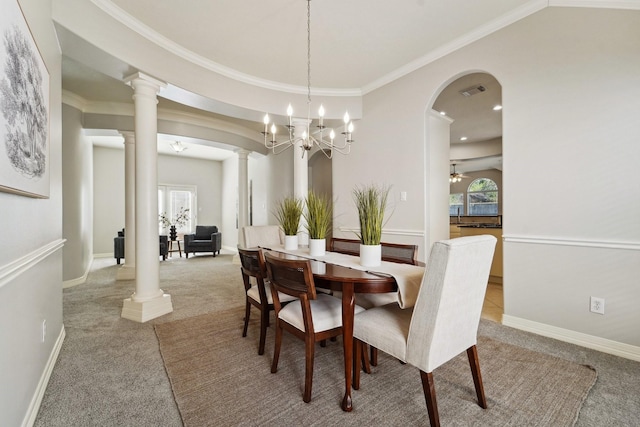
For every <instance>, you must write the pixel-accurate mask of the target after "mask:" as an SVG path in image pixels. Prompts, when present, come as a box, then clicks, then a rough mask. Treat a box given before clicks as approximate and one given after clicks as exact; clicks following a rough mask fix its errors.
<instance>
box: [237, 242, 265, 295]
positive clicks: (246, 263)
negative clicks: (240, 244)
mask: <svg viewBox="0 0 640 427" xmlns="http://www.w3.org/2000/svg"><path fill="white" fill-rule="evenodd" d="M238 254H239V255H240V264H241V265H242V267H241V268H242V278H243V280H244V288H245V291H248V290H249V289H250V288H251V284H250V283H249V277H255V279H256V282H257V284H258V289H259V292H260V298H261V299H262V298H263V297H264V299H262V301H267V299H266V294H264V295H263V293H264V279H265V278H266V277H267V268H266V265H265V262H264V254H263V253H262V250H260V249H255V250H254V249H243V248H238ZM260 288H262V289H260Z"/></svg>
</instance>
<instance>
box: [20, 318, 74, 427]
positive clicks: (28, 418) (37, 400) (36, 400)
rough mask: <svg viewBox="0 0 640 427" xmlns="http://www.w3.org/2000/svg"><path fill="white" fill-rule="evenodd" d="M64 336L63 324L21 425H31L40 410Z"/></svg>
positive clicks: (25, 426) (28, 426)
mask: <svg viewBox="0 0 640 427" xmlns="http://www.w3.org/2000/svg"><path fill="white" fill-rule="evenodd" d="M65 336H66V332H65V329H64V325H63V326H62V328H61V329H60V334H59V335H58V339H57V340H56V343H55V345H54V346H53V349H52V350H51V354H49V360H47V364H46V366H45V368H44V371H43V372H42V376H41V377H40V381H38V387H36V392H35V394H34V395H33V397H32V398H31V403H29V408H28V410H27V413H26V415H25V417H24V420H23V421H22V426H23V427H31V426H33V424H34V423H35V422H36V417H37V416H38V410H40V404H41V403H42V397H43V396H44V392H45V390H46V389H47V384H49V378H51V372H53V367H54V366H55V365H56V360H58V355H59V354H60V349H62V343H63V342H64V337H65Z"/></svg>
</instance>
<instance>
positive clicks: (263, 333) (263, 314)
mask: <svg viewBox="0 0 640 427" xmlns="http://www.w3.org/2000/svg"><path fill="white" fill-rule="evenodd" d="M268 325H269V309H267V308H264V307H263V308H262V310H260V345H259V346H258V354H259V355H261V356H262V355H263V354H264V343H265V341H266V339H267V326H268Z"/></svg>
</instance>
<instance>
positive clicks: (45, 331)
mask: <svg viewBox="0 0 640 427" xmlns="http://www.w3.org/2000/svg"><path fill="white" fill-rule="evenodd" d="M46 337H47V319H44V320H43V321H42V342H44V339H45V338H46Z"/></svg>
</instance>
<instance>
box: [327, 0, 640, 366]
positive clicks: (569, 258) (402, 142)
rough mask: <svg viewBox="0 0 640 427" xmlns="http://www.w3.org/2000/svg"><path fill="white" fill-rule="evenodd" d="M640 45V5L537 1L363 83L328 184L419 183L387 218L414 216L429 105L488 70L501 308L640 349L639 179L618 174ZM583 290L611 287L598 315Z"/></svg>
mask: <svg viewBox="0 0 640 427" xmlns="http://www.w3.org/2000/svg"><path fill="white" fill-rule="evenodd" d="M596 29H597V30H596ZM638 52H640V12H638V11H629V10H607V9H588V8H555V7H552V8H547V9H545V10H542V11H541V12H538V13H536V14H535V15H532V16H530V17H528V18H525V19H523V20H522V21H520V22H517V23H515V24H512V25H510V26H508V27H506V28H504V29H502V30H500V31H498V32H496V33H494V34H492V35H490V36H487V37H485V38H484V39H482V40H480V41H478V42H475V43H473V44H471V45H469V46H467V47H465V48H462V49H460V50H458V51H456V52H454V53H452V54H450V55H447V56H446V57H443V58H441V59H439V60H437V61H435V62H433V63H431V64H429V65H427V66H425V67H423V68H421V69H419V70H417V71H415V72H413V73H411V74H410V75H407V76H406V77H404V78H402V79H400V80H398V81H395V82H393V83H391V84H389V85H387V86H385V87H383V88H380V89H379V90H376V91H374V92H372V93H370V94H368V95H367V96H366V97H365V100H364V105H363V110H364V118H363V120H362V121H361V123H360V124H359V126H358V129H359V135H358V141H357V143H356V144H354V150H353V151H354V153H353V154H352V155H351V156H349V157H345V158H337V159H334V168H333V170H334V192H337V194H338V196H339V200H340V201H343V200H348V194H349V191H350V190H351V185H343V184H347V183H349V182H352V181H353V180H354V178H353V177H356V178H355V179H357V180H358V181H366V180H377V181H380V182H385V181H386V182H388V183H390V184H392V185H393V186H394V188H395V189H396V190H400V189H407V190H408V194H409V195H411V194H414V193H416V197H415V198H413V197H411V196H410V197H409V200H408V201H407V203H406V204H405V205H404V206H405V207H406V212H405V210H404V209H403V210H402V211H400V212H398V210H396V212H395V213H394V215H393V217H392V218H391V219H390V221H389V224H388V227H393V228H396V227H397V228H401V227H402V228H415V229H419V228H420V227H421V225H420V221H421V219H422V217H423V215H424V209H423V206H424V205H423V203H422V198H421V196H420V194H423V193H424V192H425V185H426V184H425V182H424V181H425V180H423V179H422V176H423V175H424V172H425V171H424V169H423V168H425V163H424V162H423V161H422V160H421V156H420V153H421V152H422V150H423V147H424V146H425V143H426V144H427V146H428V145H429V141H428V140H427V141H425V118H424V117H425V114H424V112H425V109H427V108H429V107H430V105H431V103H432V102H433V100H434V99H435V97H437V95H438V93H439V91H440V90H442V88H444V87H445V86H446V85H447V84H448V83H450V82H451V81H453V80H455V79H456V78H457V77H459V76H461V75H463V74H466V73H469V72H477V71H479V70H480V71H485V72H488V73H490V74H492V75H494V76H495V77H496V78H497V80H498V81H499V82H500V84H501V85H502V95H503V106H504V109H503V155H504V159H503V179H504V184H503V187H504V200H503V202H504V205H503V213H504V228H503V232H504V234H505V245H504V254H505V255H504V269H505V271H504V297H505V314H506V317H505V322H506V323H508V324H510V325H513V326H517V327H520V328H523V329H527V328H529V329H531V330H536V331H537V332H539V333H543V334H546V335H550V336H558V337H561V338H563V339H566V340H573V341H580V340H582V341H583V342H582V343H585V344H587V345H590V346H596V347H597V346H602V347H607V350H609V351H610V350H612V349H613V350H614V351H619V352H621V353H626V355H629V354H632V355H633V357H636V358H640V349H639V346H640V332H639V329H638V325H640V310H638V309H637V302H638V301H640V287H639V286H638V277H640V221H638V218H640V197H639V195H640V186H639V184H638V181H636V182H635V183H632V184H631V185H630V186H629V185H623V186H620V185H619V180H620V174H619V172H620V171H633V170H635V169H636V168H637V165H638V164H639V162H640V145H639V144H638V143H637V138H638V134H640V121H638V117H640V103H639V102H638V99H640V55H638ZM426 173H427V174H430V173H431V171H429V170H426ZM445 182H446V181H445ZM444 185H447V186H448V183H446V184H444ZM336 190H337V191H336ZM426 203H427V205H428V204H429V203H431V200H427V202H426ZM348 208H349V207H348V206H347V207H345V205H344V203H343V204H342V205H341V209H342V210H344V211H348V210H349V209H348ZM442 214H443V215H447V212H443V213H442ZM350 215H351V217H352V218H353V219H352V222H353V223H355V213H354V212H353V209H352V210H351V213H350ZM591 295H595V296H598V297H602V298H605V299H606V308H607V312H606V314H605V315H604V316H602V315H598V314H593V313H590V312H589V310H588V307H589V296H591Z"/></svg>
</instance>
